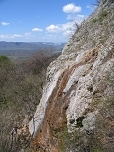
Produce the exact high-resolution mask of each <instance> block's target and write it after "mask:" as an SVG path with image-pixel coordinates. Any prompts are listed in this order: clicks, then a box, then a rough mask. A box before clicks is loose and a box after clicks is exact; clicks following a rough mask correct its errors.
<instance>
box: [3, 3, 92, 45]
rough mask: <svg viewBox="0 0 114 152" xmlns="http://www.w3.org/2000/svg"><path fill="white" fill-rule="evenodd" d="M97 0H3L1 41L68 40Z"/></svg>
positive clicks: (90, 11)
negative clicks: (76, 24) (75, 24)
mask: <svg viewBox="0 0 114 152" xmlns="http://www.w3.org/2000/svg"><path fill="white" fill-rule="evenodd" d="M93 3H94V0H0V41H8V42H17V41H18V42H67V41H68V39H69V37H70V36H71V35H72V33H73V31H75V28H76V26H74V23H75V22H76V23H78V24H80V23H81V22H82V21H83V20H84V19H85V18H87V17H88V16H89V15H90V14H91V13H92V11H93V6H92V4H93Z"/></svg>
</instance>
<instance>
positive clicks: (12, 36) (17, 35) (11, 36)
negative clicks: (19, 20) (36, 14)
mask: <svg viewBox="0 0 114 152" xmlns="http://www.w3.org/2000/svg"><path fill="white" fill-rule="evenodd" d="M30 37H32V35H31V32H29V33H24V34H22V35H21V34H7V35H3V34H2V35H0V39H2V40H6V39H17V38H27V39H28V38H30Z"/></svg>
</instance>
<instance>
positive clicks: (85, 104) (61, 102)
mask: <svg viewBox="0 0 114 152" xmlns="http://www.w3.org/2000/svg"><path fill="white" fill-rule="evenodd" d="M113 106H114V1H112V0H102V1H101V4H100V6H99V7H98V8H97V10H96V11H95V12H94V13H93V14H92V15H90V16H89V18H87V19H86V20H85V21H84V22H83V23H82V24H81V26H80V28H79V29H77V31H76V32H75V34H74V35H73V36H72V38H71V39H70V40H69V42H68V43H67V44H66V46H65V47H64V49H63V51H62V54H61V56H60V57H59V58H58V59H57V60H56V61H54V62H52V63H51V64H50V65H49V67H48V69H47V79H46V86H45V88H44V90H43V95H42V98H41V101H40V104H39V105H38V107H37V110H36V113H35V115H34V118H33V119H32V120H31V121H30V123H29V130H30V133H31V135H33V137H34V140H33V143H32V148H31V149H32V151H33V152H34V151H50V152H58V151H65V152H66V151H74V152H75V151H81V152H82V151H87V150H88V151H94V148H95V147H96V148H98V150H99V149H100V148H101V149H103V150H104V151H107V150H108V151H111V150H112V151H113V150H114V147H113V145H114V134H113V133H114V123H113V122H114V110H113V109H114V107H113ZM77 133H78V135H77ZM79 134H80V136H79ZM78 137H80V138H78ZM74 139H75V140H74ZM77 139H78V140H77ZM96 140H97V141H98V143H99V144H98V143H97V142H96V143H95V141H96ZM91 141H93V145H92V146H90V145H91ZM96 145H97V146H96ZM93 147H94V148H93ZM92 148H93V149H92Z"/></svg>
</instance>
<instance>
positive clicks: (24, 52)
mask: <svg viewBox="0 0 114 152" xmlns="http://www.w3.org/2000/svg"><path fill="white" fill-rule="evenodd" d="M64 45H65V43H51V42H50V43H49V42H28V43H27V42H5V41H0V55H6V56H8V57H9V58H10V59H11V60H15V61H23V60H24V61H25V60H26V59H28V58H30V57H31V56H32V55H33V54H35V53H37V52H38V51H41V50H43V51H44V50H45V51H46V50H47V51H50V52H55V53H57V52H61V50H62V49H63V47H64Z"/></svg>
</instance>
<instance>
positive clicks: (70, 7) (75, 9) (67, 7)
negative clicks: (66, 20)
mask: <svg viewBox="0 0 114 152" xmlns="http://www.w3.org/2000/svg"><path fill="white" fill-rule="evenodd" d="M63 12H65V13H78V12H81V7H80V6H76V5H75V4H73V3H70V4H67V5H65V6H63Z"/></svg>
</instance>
